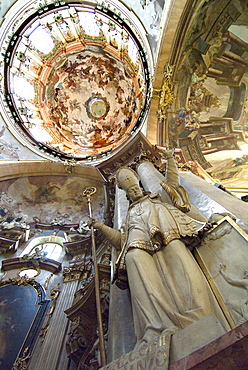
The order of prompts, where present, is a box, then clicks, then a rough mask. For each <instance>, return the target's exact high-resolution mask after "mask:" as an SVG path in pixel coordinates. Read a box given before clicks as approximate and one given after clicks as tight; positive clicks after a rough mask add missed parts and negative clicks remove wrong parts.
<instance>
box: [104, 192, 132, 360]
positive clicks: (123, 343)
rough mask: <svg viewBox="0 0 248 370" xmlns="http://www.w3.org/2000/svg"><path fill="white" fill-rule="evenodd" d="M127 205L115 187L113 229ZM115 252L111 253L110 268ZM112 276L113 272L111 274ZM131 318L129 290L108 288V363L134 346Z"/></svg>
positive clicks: (121, 193)
mask: <svg viewBox="0 0 248 370" xmlns="http://www.w3.org/2000/svg"><path fill="white" fill-rule="evenodd" d="M128 206H129V203H128V200H127V198H126V193H125V192H124V191H123V190H121V189H119V188H118V187H117V186H116V195H115V215H114V228H115V229H120V228H121V226H122V225H123V224H124V223H125V218H126V213H127V209H128ZM115 260H116V251H115V250H114V249H113V252H112V268H113V267H114V265H115ZM112 276H113V272H112ZM135 342H136V341H135V335H134V327H133V316H132V308H131V299H130V293H129V290H128V289H126V290H121V289H119V288H118V287H117V286H116V285H115V284H113V285H111V288H110V304H109V329H108V353H107V358H108V363H110V362H112V361H114V360H116V359H118V358H119V357H121V356H122V355H124V354H126V353H128V352H130V351H131V350H132V349H133V348H134V346H135Z"/></svg>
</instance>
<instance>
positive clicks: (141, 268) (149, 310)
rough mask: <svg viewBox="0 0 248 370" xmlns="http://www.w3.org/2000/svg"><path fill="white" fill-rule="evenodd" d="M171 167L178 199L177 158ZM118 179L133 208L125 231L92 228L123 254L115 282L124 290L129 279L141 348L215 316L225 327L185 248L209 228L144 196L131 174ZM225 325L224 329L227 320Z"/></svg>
mask: <svg viewBox="0 0 248 370" xmlns="http://www.w3.org/2000/svg"><path fill="white" fill-rule="evenodd" d="M167 163H168V165H167V167H168V166H170V168H168V170H167V179H166V180H168V179H169V180H168V181H170V180H171V184H169V185H171V187H172V188H173V189H174V192H173V193H174V197H175V192H176V188H177V187H178V188H179V190H180V192H181V193H182V189H181V186H180V185H179V184H176V183H175V179H176V178H177V176H176V175H177V174H176V172H177V166H176V164H175V161H174V158H173V153H172V152H168V158H167ZM173 173H174V175H173ZM116 179H117V185H118V187H119V188H121V189H123V190H125V192H126V195H127V198H128V199H129V200H130V202H131V204H130V206H129V209H128V212H127V217H126V221H125V225H124V228H123V230H114V229H112V228H110V227H108V226H106V225H104V224H102V223H100V222H98V221H97V220H95V219H91V221H89V224H90V225H91V224H92V223H93V225H94V228H96V229H99V230H100V231H101V232H102V233H103V234H104V235H105V236H106V237H107V239H108V240H109V241H110V243H111V244H112V245H113V246H114V247H115V248H116V249H117V250H118V251H120V254H119V257H118V259H117V262H116V275H115V281H116V284H117V285H118V286H119V287H120V288H125V287H126V286H127V285H126V277H127V279H128V286H129V289H130V292H131V300H132V310H133V318H134V329H135V334H136V338H137V344H136V348H138V347H137V346H139V345H141V344H142V343H144V342H149V341H150V340H153V339H154V337H156V336H159V335H160V334H161V333H162V332H163V331H164V330H166V329H167V330H171V332H175V331H177V330H180V329H183V328H185V327H186V326H188V325H189V324H191V323H193V322H194V321H197V320H199V319H201V318H202V317H204V316H206V315H208V314H210V313H212V314H214V315H216V316H217V317H218V318H219V320H220V321H221V320H222V319H223V317H222V314H221V312H220V309H219V307H218V305H217V303H216V302H215V299H214V298H213V295H212V292H211V291H210V288H209V286H208V284H207V282H206V280H205V277H204V276H203V274H202V271H201V270H200V268H199V267H198V265H197V263H196V261H195V259H194V257H193V256H192V254H191V252H190V250H189V249H188V248H187V247H186V242H187V243H188V242H189V241H190V240H192V241H193V240H194V236H197V233H198V231H199V230H202V229H203V228H204V225H205V224H204V223H203V222H199V221H196V220H194V219H192V218H190V217H189V216H187V214H185V213H183V212H182V211H181V210H179V209H178V208H176V207H175V206H173V205H171V204H167V203H163V202H162V201H161V199H160V197H159V196H158V195H156V194H151V193H148V194H145V193H144V192H143V190H142V188H141V187H140V185H139V179H138V175H137V173H136V172H135V171H133V170H132V169H130V168H127V167H123V168H120V169H119V170H118V171H117V173H116ZM166 182H167V181H166ZM163 187H164V186H163ZM179 196H180V195H179ZM181 209H183V207H182V205H181ZM186 209H187V207H186ZM223 323H224V324H223V326H225V325H226V323H225V319H223Z"/></svg>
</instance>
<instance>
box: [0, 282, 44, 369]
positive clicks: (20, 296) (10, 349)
mask: <svg viewBox="0 0 248 370" xmlns="http://www.w3.org/2000/svg"><path fill="white" fill-rule="evenodd" d="M36 303H37V291H36V290H35V289H34V288H33V287H32V286H30V285H26V286H24V285H19V286H18V285H12V284H8V285H5V286H2V287H0V369H1V370H11V369H12V366H13V364H14V362H15V359H16V357H17V356H18V353H19V351H20V349H21V347H22V344H23V342H24V340H25V338H26V336H27V335H28V332H29V329H30V327H31V325H32V323H33V321H34V319H35V317H36V315H37V312H38V310H39V306H38V305H37V304H36Z"/></svg>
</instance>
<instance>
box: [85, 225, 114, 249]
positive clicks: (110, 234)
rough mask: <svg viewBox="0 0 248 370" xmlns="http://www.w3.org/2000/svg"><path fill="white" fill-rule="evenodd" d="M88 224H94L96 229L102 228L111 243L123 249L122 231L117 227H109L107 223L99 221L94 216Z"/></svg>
mask: <svg viewBox="0 0 248 370" xmlns="http://www.w3.org/2000/svg"><path fill="white" fill-rule="evenodd" d="M88 226H89V227H91V226H93V227H94V229H98V230H100V231H101V232H102V233H103V234H104V236H105V237H106V238H107V239H108V241H109V242H110V244H112V246H113V247H114V248H115V249H116V250H120V249H121V232H120V231H118V230H115V229H112V227H109V226H107V225H104V224H103V223H101V222H99V221H97V220H96V219H94V218H91V219H90V220H89V222H88Z"/></svg>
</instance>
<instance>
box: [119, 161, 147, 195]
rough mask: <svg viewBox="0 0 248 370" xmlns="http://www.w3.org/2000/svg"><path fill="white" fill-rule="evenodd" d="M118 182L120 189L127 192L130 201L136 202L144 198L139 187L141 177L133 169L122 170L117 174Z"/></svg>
mask: <svg viewBox="0 0 248 370" xmlns="http://www.w3.org/2000/svg"><path fill="white" fill-rule="evenodd" d="M116 182H117V185H118V187H119V188H120V189H123V190H125V191H126V193H127V197H128V199H131V200H132V201H134V200H137V199H139V198H141V197H142V196H143V191H142V190H141V188H140V185H139V177H138V175H137V173H136V172H135V171H133V170H132V169H131V168H128V167H122V168H120V169H119V170H118V171H117V172H116Z"/></svg>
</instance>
